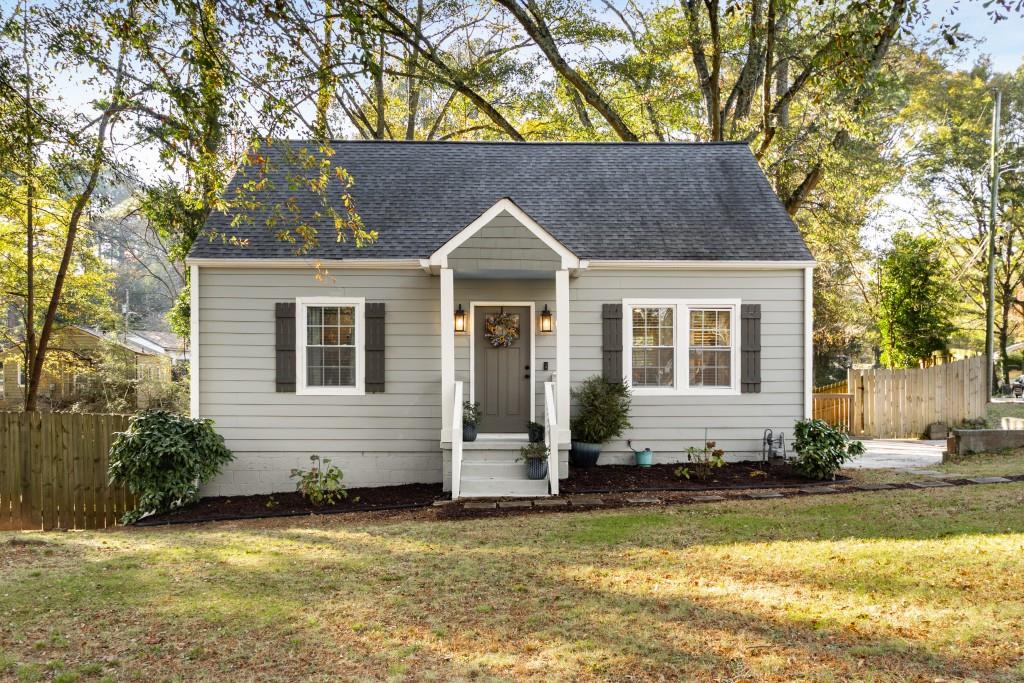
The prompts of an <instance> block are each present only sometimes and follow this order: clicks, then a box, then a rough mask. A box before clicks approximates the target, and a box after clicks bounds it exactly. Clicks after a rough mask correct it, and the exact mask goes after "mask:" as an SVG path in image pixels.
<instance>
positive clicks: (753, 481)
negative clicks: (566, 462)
mask: <svg viewBox="0 0 1024 683" xmlns="http://www.w3.org/2000/svg"><path fill="white" fill-rule="evenodd" d="M680 467H686V465H676V464H671V465H651V466H650V467H636V466H634V465H600V466H598V467H589V468H579V467H571V468H570V469H569V478H568V479H567V480H565V481H563V482H562V484H561V490H562V492H563V493H567V494H572V493H598V492H600V493H603V492H605V491H708V490H719V489H746V488H752V487H756V488H770V487H772V486H798V485H799V486H806V485H808V484H812V483H818V484H820V483H821V482H817V481H814V480H812V479H808V478H807V477H804V476H801V475H800V474H798V473H797V472H796V470H794V469H793V466H792V465H791V464H789V463H785V462H780V463H772V464H768V463H764V462H760V461H749V462H728V463H726V464H725V465H724V466H723V467H719V468H717V469H715V470H713V471H712V473H711V475H710V476H709V477H707V478H706V479H698V478H697V477H696V476H695V475H694V474H693V473H692V471H693V469H694V468H693V466H692V465H691V466H690V470H691V474H690V478H689V479H687V478H686V477H684V476H680V475H679V474H677V471H678V470H679V468H680Z"/></svg>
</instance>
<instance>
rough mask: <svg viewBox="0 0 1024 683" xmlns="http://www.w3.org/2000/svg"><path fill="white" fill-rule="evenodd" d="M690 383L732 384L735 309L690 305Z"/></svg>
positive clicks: (702, 384) (727, 385)
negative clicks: (733, 315) (694, 306)
mask: <svg viewBox="0 0 1024 683" xmlns="http://www.w3.org/2000/svg"><path fill="white" fill-rule="evenodd" d="M690 386H691V387H730V386H732V310H731V309H728V308H711V309H707V308H703V309H696V308H690Z"/></svg>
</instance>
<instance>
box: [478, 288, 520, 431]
mask: <svg viewBox="0 0 1024 683" xmlns="http://www.w3.org/2000/svg"><path fill="white" fill-rule="evenodd" d="M532 323H533V321H532V320H531V318H530V309H529V307H526V306H478V307H477V308H476V310H475V312H474V316H473V328H474V329H473V344H474V346H473V364H474V367H473V383H474V398H475V400H476V401H478V402H479V403H480V412H481V414H480V425H479V429H480V432H481V433H485V434H486V433H491V434H523V433H525V432H526V423H527V422H528V421H529V420H531V419H532V416H531V415H530V392H531V391H532V390H533V385H532V382H530V377H531V374H530V325H531V324H532Z"/></svg>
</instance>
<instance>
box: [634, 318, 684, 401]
mask: <svg viewBox="0 0 1024 683" xmlns="http://www.w3.org/2000/svg"><path fill="white" fill-rule="evenodd" d="M674 311H675V307H674V306H643V307H640V306H638V307H636V308H634V309H633V313H632V317H633V367H632V372H631V373H630V376H631V377H632V378H633V386H634V387H671V386H674V385H675V344H674V338H675V326H674V323H673V322H672V321H673V312H674Z"/></svg>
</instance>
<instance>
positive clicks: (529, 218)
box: [188, 142, 814, 496]
mask: <svg viewBox="0 0 1024 683" xmlns="http://www.w3.org/2000/svg"><path fill="white" fill-rule="evenodd" d="M298 147H305V148H308V149H309V150H310V151H315V150H316V145H315V144H313V143H299V142H287V143H282V142H278V143H274V144H272V145H270V146H268V147H265V148H263V149H262V150H261V154H263V155H264V156H265V157H266V158H267V159H268V160H269V164H268V166H267V167H266V169H267V170H265V171H258V170H255V169H254V168H253V167H250V168H248V169H247V170H245V171H240V172H239V174H238V175H237V176H236V177H235V178H234V179H233V180H232V188H237V187H238V186H239V184H240V183H243V182H246V181H250V180H254V179H257V178H258V177H259V175H258V174H259V173H266V174H267V175H268V176H269V177H268V180H269V183H268V184H267V185H266V187H267V188H268V190H267V197H273V198H274V201H281V202H287V203H288V205H289V206H293V207H294V206H297V207H303V206H305V207H309V211H310V212H312V211H315V210H316V207H317V206H318V204H317V202H318V199H317V198H315V197H314V196H313V195H312V194H306V193H305V191H304V190H301V189H296V188H297V187H299V184H297V183H293V182H291V180H290V179H291V178H294V177H295V173H296V171H297V169H296V167H295V166H294V165H292V164H290V163H289V161H288V159H293V158H295V157H296V155H295V154H291V153H288V154H285V153H284V152H285V150H293V151H294V150H295V149H296V148H298ZM332 147H333V150H334V152H335V155H334V156H333V157H332V162H333V163H334V164H335V165H337V166H340V167H343V168H345V169H347V170H348V171H349V172H350V173H351V174H352V176H353V177H354V180H355V185H354V187H353V189H352V198H353V200H354V204H355V207H356V208H357V209H358V211H359V214H360V216H361V217H362V219H363V221H364V223H365V225H366V226H367V227H368V228H371V229H375V230H378V231H379V233H380V239H379V241H378V242H377V243H376V244H374V245H372V246H370V247H365V248H362V249H357V248H355V246H354V245H352V244H351V243H344V242H338V241H336V239H335V234H334V228H333V225H332V224H331V223H330V222H329V221H328V220H327V219H326V218H324V219H323V221H322V223H323V224H322V225H317V227H318V229H319V235H320V242H319V245H318V246H317V247H316V248H315V249H314V250H313V251H312V253H310V254H308V255H305V256H302V257H296V255H295V251H294V245H293V244H290V243H286V242H282V241H280V240H278V239H277V238H276V237H275V234H274V233H275V231H276V229H277V227H270V224H272V223H273V224H275V225H276V226H279V223H278V222H276V221H280V220H287V218H286V217H285V218H282V217H281V216H277V218H276V219H273V218H272V217H271V213H272V212H273V206H272V205H271V203H270V202H269V201H267V202H266V203H264V205H263V206H262V207H260V208H259V209H251V208H250V209H249V210H248V216H247V220H242V221H234V225H232V221H233V219H234V218H236V217H235V216H234V215H232V214H231V213H230V212H229V213H227V214H219V213H215V214H213V215H212V216H211V218H210V220H209V223H208V226H207V227H208V228H209V229H210V230H212V231H214V232H216V233H218V236H217V238H216V239H199V240H197V241H196V243H195V246H194V247H193V249H192V252H191V254H190V255H189V258H188V264H189V266H190V268H191V283H192V284H191V293H192V304H191V311H192V340H193V345H192V349H193V359H192V361H193V362H192V365H193V372H192V375H191V379H192V393H191V396H192V412H193V414H194V415H198V416H202V417H209V418H213V419H214V420H215V421H216V425H217V429H218V430H219V432H220V433H221V434H223V435H224V437H225V439H226V441H227V445H228V446H229V447H230V448H231V449H232V450H233V451H234V453H235V460H234V462H232V463H231V464H230V465H229V466H228V467H227V469H226V471H225V472H224V473H223V474H222V475H220V476H219V477H218V478H217V479H216V480H215V481H214V482H213V483H212V484H211V485H210V486H209V487H208V489H207V490H208V492H209V493H211V494H225V495H234V494H247V493H268V492H273V491H281V490H287V489H292V488H294V481H293V480H291V479H290V478H289V472H290V470H291V469H292V468H294V467H303V468H305V467H308V466H309V456H310V454H313V453H316V454H319V455H320V456H322V457H328V458H331V459H332V461H333V463H334V464H336V465H338V466H340V467H341V468H342V469H343V470H344V472H345V481H346V482H347V483H348V484H349V485H351V486H361V485H386V484H400V483H406V482H436V481H443V482H444V483H445V486H446V487H448V486H452V484H453V482H452V478H453V477H452V470H453V469H454V470H455V471H456V475H455V477H454V479H455V481H454V488H455V489H456V491H454V492H453V493H457V494H458V495H460V496H487V495H544V494H546V493H548V492H549V490H557V484H558V479H557V478H553V479H552V480H551V481H550V482H544V481H541V482H536V481H525V480H524V478H525V474H524V470H525V468H524V466H523V465H522V464H515V462H514V460H515V457H516V456H517V455H518V450H519V447H520V445H521V444H522V443H523V442H525V440H526V426H527V421H528V420H530V419H533V420H536V421H538V422H546V423H547V424H548V426H549V427H550V426H551V424H552V423H553V424H554V425H555V427H556V429H555V434H554V436H555V441H556V444H557V453H558V455H557V464H558V466H557V467H556V468H554V473H555V474H557V477H562V478H564V477H566V476H567V475H568V457H567V452H568V448H569V444H570V432H569V414H570V403H571V401H570V391H571V389H572V387H574V386H576V385H577V384H579V383H580V382H581V381H582V380H584V379H585V378H587V377H590V376H592V375H597V374H603V375H604V376H605V377H606V378H608V379H609V380H613V381H622V379H623V378H625V379H626V381H627V382H629V383H630V384H631V385H632V389H633V411H632V423H633V428H632V429H630V430H629V432H628V433H627V434H626V435H625V438H630V439H632V440H633V442H634V445H636V446H639V447H650V448H652V449H653V450H654V451H655V453H656V460H657V461H661V462H666V461H668V462H675V461H680V460H683V459H684V458H685V451H686V449H687V448H688V447H690V446H701V445H702V444H703V443H704V440H705V437H707V438H708V439H711V440H714V441H715V442H717V444H718V445H719V446H720V447H722V448H724V449H725V451H726V453H727V454H728V456H729V457H730V458H734V459H746V458H760V457H761V442H762V434H763V433H764V430H765V429H766V428H771V429H773V430H775V431H776V433H778V431H780V430H781V431H783V432H785V433H786V435H787V437H789V436H790V435H791V431H792V429H793V424H794V422H795V421H796V420H798V419H801V418H803V417H805V416H809V415H810V412H811V380H812V372H811V329H812V320H811V315H812V314H811V302H812V297H811V282H812V273H813V270H812V269H813V266H814V264H813V261H812V259H811V255H810V253H809V252H808V250H807V247H806V246H805V244H804V242H803V239H802V238H801V236H800V233H799V232H798V230H797V228H796V226H795V225H794V223H793V221H792V220H791V219H790V217H789V216H788V215H787V213H786V211H785V209H784V208H783V206H782V205H781V203H780V202H779V200H778V198H777V197H776V196H775V194H774V193H773V192H772V189H771V187H770V185H769V184H768V182H767V180H766V179H765V177H764V175H763V173H762V172H761V169H760V168H759V167H758V164H757V162H756V160H755V159H754V157H753V156H752V154H751V152H750V151H749V149H748V147H747V146H746V145H743V144H731V143H718V144H621V143H616V144H603V143H598V144H569V143H530V144H527V143H407V142H336V143H332ZM246 173H248V174H249V175H248V176H247V175H245V174H246ZM229 192H230V189H229ZM224 235H228V236H231V237H237V238H238V239H237V240H229V239H224ZM238 244H241V245H242V246H236V245H238ZM317 263H319V264H320V265H321V266H322V267H324V268H326V269H327V270H328V274H327V275H326V276H325V277H324V276H320V277H315V276H314V264H317ZM321 275H322V273H321ZM463 314H464V315H463ZM516 323H518V332H519V335H518V337H517V338H515V339H511V340H510V338H509V337H503V336H502V335H501V334H500V333H501V332H502V331H503V330H502V329H501V328H505V329H507V328H509V327H515V324H516ZM488 325H489V326H490V327H491V329H490V333H492V334H491V335H490V338H488V337H487V333H488V330H487V329H486V327H487V326H488ZM548 325H550V329H551V331H550V332H546V331H545V330H546V329H547V327H548ZM539 327H543V328H545V329H539ZM494 333H497V334H494ZM508 341H511V343H509V344H508V345H507V346H505V345H503V342H508ZM460 390H461V391H462V392H463V395H464V397H465V398H466V399H467V400H475V401H479V402H480V403H481V404H482V410H483V414H484V417H483V419H482V422H481V425H480V430H481V432H482V433H481V436H480V438H479V440H478V441H476V442H474V443H472V444H463V443H462V442H461V432H460V431H459V429H458V427H459V420H458V416H460V415H461V406H460V405H458V403H457V400H456V398H455V397H456V395H457V393H458V392H459V391H460ZM549 431H550V430H549ZM625 438H623V439H621V440H616V441H614V442H613V443H610V444H607V445H606V446H605V449H604V452H603V454H602V456H601V462H603V463H625V462H630V461H631V452H630V451H629V450H628V448H627V446H626V443H625Z"/></svg>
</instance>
